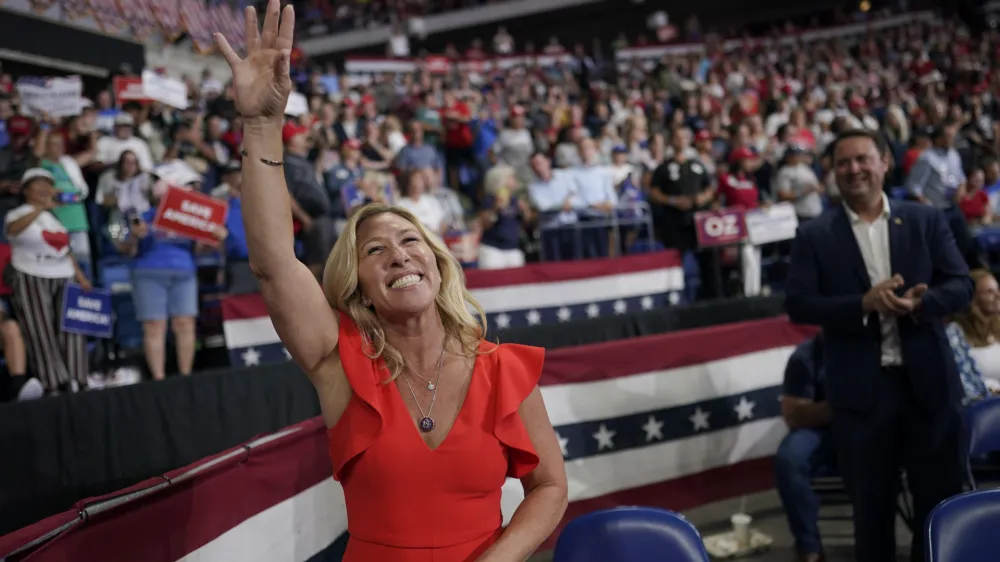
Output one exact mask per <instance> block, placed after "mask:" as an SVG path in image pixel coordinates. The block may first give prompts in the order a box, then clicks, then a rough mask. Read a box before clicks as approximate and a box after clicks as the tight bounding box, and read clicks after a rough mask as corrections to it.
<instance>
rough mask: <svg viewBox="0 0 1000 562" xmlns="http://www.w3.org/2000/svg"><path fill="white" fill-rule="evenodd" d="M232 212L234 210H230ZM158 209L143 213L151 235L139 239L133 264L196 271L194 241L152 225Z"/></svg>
mask: <svg viewBox="0 0 1000 562" xmlns="http://www.w3.org/2000/svg"><path fill="white" fill-rule="evenodd" d="M230 214H232V212H231V211H230ZM155 216H156V209H150V210H148V211H146V212H145V213H143V214H142V215H141V217H142V220H143V222H145V223H146V224H147V225H149V231H150V233H149V235H147V236H146V237H145V238H143V239H142V240H140V241H139V252H138V253H137V254H136V256H135V259H134V261H133V262H132V266H133V267H134V268H135V269H155V270H160V271H186V272H191V273H194V272H195V270H196V266H195V261H194V242H192V241H191V240H188V239H187V238H181V237H179V236H175V235H173V234H168V233H166V232H161V231H157V230H156V229H154V228H153V227H152V225H153V217H155Z"/></svg>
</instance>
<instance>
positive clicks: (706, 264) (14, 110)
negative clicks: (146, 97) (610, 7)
mask: <svg viewBox="0 0 1000 562" xmlns="http://www.w3.org/2000/svg"><path fill="white" fill-rule="evenodd" d="M995 41H996V37H995V35H994V34H990V33H987V34H973V33H971V32H970V31H969V30H968V29H967V28H966V27H964V26H963V25H962V24H960V23H959V22H955V21H936V22H933V23H929V22H921V21H915V22H913V23H910V24H908V25H904V26H899V27H894V28H888V29H884V30H882V31H880V32H879V33H878V34H877V35H875V34H867V35H862V36H844V37H835V38H834V39H829V40H823V41H815V42H810V43H806V44H801V45H800V44H791V45H787V46H784V47H774V46H768V47H765V44H764V43H759V44H757V46H755V47H753V48H748V49H744V50H740V51H738V52H723V51H722V50H719V49H721V47H712V45H711V44H709V46H708V47H709V49H708V51H707V52H704V53H700V54H685V55H679V56H668V57H665V58H663V59H662V60H657V61H644V65H643V63H640V62H639V61H637V62H636V63H635V64H634V65H633V66H629V67H627V68H626V67H623V68H620V69H619V72H618V73H617V74H616V75H615V76H613V77H612V78H611V79H606V78H605V77H603V76H602V77H601V78H600V79H598V78H597V77H596V76H595V75H594V73H593V72H592V70H593V58H592V57H591V54H590V53H586V52H585V51H583V50H580V51H579V52H578V53H577V54H575V55H574V56H573V57H571V58H570V59H568V62H566V63H560V64H555V65H553V66H546V67H538V66H533V65H525V66H518V67H512V68H507V69H502V70H499V69H498V70H496V71H491V72H489V73H484V74H478V75H477V74H475V73H459V72H457V70H456V69H455V68H451V69H447V70H445V71H444V72H440V73H439V72H432V71H425V70H418V71H416V72H414V73H408V74H387V73H386V74H377V75H372V76H369V77H366V78H367V79H365V80H359V79H358V77H356V76H349V75H346V74H344V73H338V72H337V70H336V69H335V68H333V67H327V68H317V67H316V65H313V64H311V63H310V62H309V61H308V60H306V59H305V58H304V57H301V56H293V69H292V70H293V72H292V75H293V80H294V82H295V86H296V90H298V92H299V93H301V94H302V95H303V96H304V98H305V100H306V102H307V103H306V107H307V109H306V110H305V111H296V112H295V113H296V114H295V115H289V116H287V117H286V124H285V127H284V129H283V134H282V141H283V144H284V148H285V152H286V158H285V163H284V169H285V174H286V179H287V183H288V188H289V193H290V194H291V196H292V201H293V205H292V213H293V216H294V218H295V224H296V232H297V238H298V240H299V242H300V244H299V246H298V251H299V254H300V257H301V259H302V260H303V261H304V262H305V263H306V264H307V265H308V266H309V267H310V268H311V269H312V270H313V272H314V273H315V274H316V275H317V276H319V275H320V273H321V272H322V268H323V265H324V263H325V261H326V256H327V255H328V253H329V251H330V248H331V247H332V245H333V243H334V241H335V240H336V238H337V235H338V232H339V230H340V229H342V228H343V225H344V224H345V223H346V220H347V219H348V218H349V217H350V216H351V213H352V212H353V211H355V210H356V209H357V208H358V207H359V206H360V205H362V204H364V203H367V202H386V203H393V204H397V205H400V206H402V207H404V208H407V209H409V210H411V211H412V212H413V213H414V214H415V215H416V216H418V217H419V218H420V220H421V221H422V223H423V224H424V225H425V226H426V227H427V228H428V229H429V230H430V231H432V232H434V233H436V234H438V235H440V236H441V237H443V238H444V239H445V240H446V241H447V242H448V243H449V246H451V247H452V249H453V251H455V252H456V253H460V254H461V255H462V260H463V261H464V262H468V263H471V264H477V265H478V267H480V268H503V267H517V266H520V265H522V264H524V263H525V262H526V261H532V260H534V259H538V256H539V255H541V256H544V258H545V259H546V260H553V259H573V258H580V257H597V256H614V255H620V254H622V253H627V252H629V251H643V250H646V249H649V244H648V243H647V242H646V239H647V237H648V235H649V234H654V238H655V241H654V243H653V246H654V247H658V246H664V247H668V248H675V249H678V250H681V251H682V252H691V253H695V254H696V255H697V257H698V261H699V263H700V265H701V269H702V272H703V273H704V272H706V271H707V270H706V268H709V269H714V268H720V267H721V268H726V269H729V268H735V270H739V267H738V266H735V265H734V264H733V263H730V261H729V260H728V258H727V256H725V255H723V256H722V257H723V258H724V260H723V263H718V261H719V260H718V259H717V258H718V254H716V253H714V252H697V250H698V248H697V240H696V236H695V234H694V227H693V216H694V213H695V212H697V211H700V210H706V209H713V208H719V207H733V206H739V207H743V208H747V209H750V208H754V207H758V206H760V205H768V204H770V203H771V202H775V201H788V202H791V203H792V204H794V205H795V209H796V213H797V214H798V216H799V221H800V222H804V221H807V220H809V219H812V218H814V217H816V216H818V215H819V214H820V213H822V212H823V209H824V208H825V207H826V206H827V205H829V203H830V201H836V198H837V193H836V188H835V185H834V183H833V181H832V168H831V166H830V163H829V160H828V159H827V158H825V152H824V151H825V149H826V147H827V144H828V143H829V142H830V140H831V139H832V138H833V137H834V135H836V134H837V133H838V132H839V131H843V130H845V129H847V128H852V127H866V128H870V129H873V130H878V131H880V132H881V133H882V134H884V135H885V137H886V138H887V140H888V141H889V142H890V144H891V147H892V153H893V155H894V158H895V160H896V161H897V162H898V163H899V165H897V166H896V167H895V169H894V172H893V174H891V177H892V179H891V181H890V182H889V183H890V185H891V186H906V185H908V183H907V178H917V177H919V178H920V179H919V181H918V180H914V182H911V183H914V185H915V186H917V187H916V189H914V190H913V196H915V197H920V198H923V199H924V200H926V201H927V202H928V203H930V204H935V205H939V206H942V207H944V206H947V207H951V206H952V204H951V203H949V201H953V200H954V198H955V197H960V198H961V204H960V205H959V206H958V208H959V209H961V210H962V211H963V212H964V213H965V216H969V217H970V221H971V222H973V223H974V224H976V225H983V224H986V223H988V222H989V217H988V216H987V215H986V214H985V213H986V211H985V210H984V211H983V212H982V213H979V214H977V213H978V211H977V208H975V205H974V202H975V201H977V200H979V198H980V197H981V196H980V195H977V193H978V191H977V190H983V191H984V192H989V190H990V187H991V186H990V183H991V182H992V183H995V182H996V181H997V179H996V176H995V174H994V172H995V166H994V161H993V160H991V158H992V156H993V155H995V154H996V153H997V150H996V148H997V147H996V142H997V138H998V136H997V135H996V134H995V133H996V132H995V130H994V126H993V120H992V119H993V112H994V111H995V107H996V103H997V102H996V100H995V99H994V97H993V91H995V86H996V83H995V80H994V74H993V73H991V72H989V63H990V62H991V60H992V56H993V48H994V45H995ZM13 82H14V81H12V80H7V81H6V84H7V87H6V88H7V92H6V93H5V95H4V97H3V99H2V100H0V120H3V121H4V123H5V127H4V133H3V134H2V135H0V145H2V148H0V180H2V182H3V183H2V185H3V195H2V196H0V207H2V208H0V212H3V213H4V214H6V216H7V221H8V226H7V230H6V231H5V235H6V236H7V238H8V241H9V242H10V244H11V248H12V253H13V260H12V261H13V264H14V265H13V270H16V271H20V273H22V274H27V275H34V276H36V277H40V278H52V277H46V275H52V274H50V273H46V274H41V273H39V272H34V273H32V272H31V271H29V270H30V268H29V267H27V266H22V267H21V268H20V269H19V268H18V264H23V263H25V262H24V259H23V256H24V255H26V254H23V252H38V251H39V249H38V247H36V246H37V245H38V244H39V243H44V242H45V240H43V239H40V238H38V237H39V236H42V234H41V233H44V232H49V231H50V230H47V228H48V227H49V226H52V227H53V228H62V229H64V230H65V232H66V236H67V240H68V242H67V244H66V247H65V249H60V248H56V247H51V246H49V247H51V248H52V251H53V252H54V253H55V254H58V255H59V256H60V257H61V258H65V259H66V260H72V263H75V264H78V267H73V268H72V271H71V269H70V267H64V269H61V270H60V272H59V274H58V275H57V276H56V278H59V279H62V280H64V281H65V280H75V281H76V282H78V283H81V284H88V283H92V282H93V278H92V277H91V276H90V272H93V271H95V266H96V265H97V261H98V258H102V257H105V256H107V255H109V254H115V255H117V256H119V257H123V258H124V259H128V260H131V261H130V263H131V265H132V266H133V269H134V272H133V288H132V290H133V296H134V299H135V303H136V314H137V317H138V319H139V320H140V321H141V322H142V323H143V334H144V350H145V352H146V358H147V361H148V367H149V371H150V373H151V375H152V376H153V378H155V379H160V378H163V377H164V376H165V375H166V373H165V367H164V365H165V359H164V356H165V348H166V346H165V343H164V342H165V336H166V332H167V330H168V329H169V330H170V331H171V332H172V333H173V341H174V346H175V348H176V350H177V354H178V358H177V359H178V361H177V364H178V370H179V372H180V373H181V374H188V373H190V371H191V366H192V365H193V357H194V349H195V335H196V334H195V317H196V316H197V314H198V297H197V291H198V284H197V276H196V269H197V267H196V263H197V259H196V257H197V254H198V253H200V252H206V251H212V250H211V248H207V247H203V245H199V244H194V243H192V242H190V241H185V240H179V239H173V238H170V239H164V238H162V237H158V236H151V235H149V234H150V233H149V232H148V231H149V229H148V224H149V222H150V221H151V218H152V215H153V213H154V212H155V209H156V206H157V203H158V200H159V198H160V197H162V195H163V193H164V189H165V187H166V186H167V185H168V184H173V185H181V186H187V187H190V188H193V189H199V190H201V191H205V192H208V193H211V194H213V195H215V196H217V197H221V198H226V199H227V200H228V201H229V205H230V209H231V212H230V213H229V222H228V224H227V225H226V229H225V231H220V232H219V233H218V234H219V237H220V238H221V239H223V240H224V243H223V245H222V249H223V253H224V254H225V258H226V265H225V270H226V274H227V278H228V280H227V285H228V287H229V290H230V291H233V292H252V291H255V290H256V280H255V278H254V276H253V274H252V273H251V271H250V268H249V265H248V261H247V251H246V241H245V235H244V228H243V225H242V223H241V216H240V213H239V208H240V201H239V197H240V173H239V170H240V160H241V143H242V135H243V130H242V129H243V126H242V123H241V119H240V116H239V115H238V114H237V112H236V110H235V105H234V101H233V91H232V86H231V85H230V84H227V83H223V82H222V81H220V80H218V79H217V78H215V77H213V76H212V75H211V74H210V73H208V72H206V73H205V74H204V75H203V76H201V77H200V78H199V79H197V80H195V79H191V78H188V79H187V83H188V86H189V97H190V101H191V103H190V105H189V107H188V108H186V109H183V110H177V109H172V108H169V107H167V106H164V105H163V104H159V103H141V102H136V101H126V102H121V103H118V102H117V100H115V99H114V95H113V94H112V92H111V91H110V90H106V91H100V92H97V93H96V95H95V96H94V99H93V104H91V105H89V106H87V107H84V108H83V109H82V111H81V113H80V114H79V115H75V116H71V117H68V118H62V119H54V118H51V117H49V116H47V115H34V116H32V117H28V116H26V115H21V114H20V113H25V112H23V111H21V109H22V108H20V107H19V103H18V102H19V100H18V98H17V91H16V88H14V87H13V85H12V84H13ZM949 146H953V147H954V150H950V151H949V150H946V149H947V148H948V147H949ZM934 147H937V148H938V149H940V150H926V149H927V148H934ZM942 150H943V151H944V152H943V153H946V154H947V156H946V157H943V158H944V160H943V161H944V162H946V163H948V165H949V166H951V167H950V168H948V170H947V171H944V170H943V168H941V167H940V166H939V165H938V163H937V161H936V160H934V159H935V158H937V155H938V154H939V153H942V152H941V151H942ZM943 153H942V154H943ZM165 164H167V165H166V166H165ZM910 167H912V168H913V171H912V173H910V170H909V169H910ZM166 168H169V171H164V170H165V169H166ZM978 170H982V172H979V171H978ZM43 172H44V173H43ZM927 174H931V175H933V176H934V178H936V179H935V180H933V181H932V180H928V179H926V178H925V177H924V176H926V175H927ZM966 177H969V178H970V179H971V181H969V182H968V183H966V182H965V181H964V178H966ZM959 180H962V181H959ZM34 184H44V185H45V187H46V189H49V187H50V186H49V184H51V187H52V188H54V192H55V193H58V194H59V195H58V197H56V199H53V201H52V202H50V203H49V204H47V206H46V208H45V209H42V211H43V212H41V213H40V214H39V215H31V216H32V217H37V216H41V217H42V219H41V221H46V222H45V224H43V223H42V222H37V223H34V222H32V223H31V224H33V225H34V226H35V227H34V228H32V229H29V230H26V231H25V232H28V233H29V234H28V235H25V234H21V233H19V232H18V233H17V234H15V230H16V229H11V222H12V221H15V222H16V220H17V219H19V218H20V217H19V213H24V212H25V209H26V207H24V205H25V204H28V205H30V203H25V201H26V194H27V193H29V192H32V190H33V189H34V187H33V186H34ZM980 186H981V187H980ZM958 187H962V188H963V189H962V190H961V191H954V193H951V192H949V191H948V190H949V189H951V188H958ZM39 189H41V188H39ZM50 191H51V190H50ZM40 193H42V194H41V195H39V197H40V198H45V197H48V195H46V194H45V193H46V192H41V191H40ZM942 197H943V198H942ZM949 197H951V199H949ZM39 200H41V199H39ZM90 203H92V204H94V205H96V206H98V207H99V208H100V209H102V213H99V214H98V215H97V216H98V220H99V221H100V223H101V224H90V221H92V220H93V219H94V216H95V215H94V214H91V213H88V212H87V204H90ZM989 207H990V206H989V205H986V208H989ZM9 213H14V214H9ZM21 220H25V219H23V218H21ZM609 222H621V225H618V226H617V227H616V228H614V229H612V228H610V227H609V226H608V223H609ZM48 223H51V225H50V224H48ZM650 224H651V225H652V229H651V230H652V232H650V228H649V226H650ZM43 227H44V228H43ZM97 228H100V231H99V232H97V233H95V229H97ZM30 232H37V233H38V234H36V235H35V236H34V237H32V236H31V235H30ZM581 233H582V234H583V235H582V236H581V235H580V234H581ZM141 235H146V236H141ZM138 238H141V239H142V240H141V243H136V239H138ZM748 249H749V251H744V252H742V254H741V255H742V259H741V260H739V261H740V262H742V265H743V267H742V277H743V279H742V281H743V283H742V287H741V288H740V289H732V288H731V287H729V286H728V285H724V286H719V285H718V284H717V283H714V282H713V281H712V279H714V278H716V277H717V276H714V275H707V274H706V275H703V276H702V287H701V296H702V297H703V298H713V297H716V296H720V295H724V294H726V293H727V292H730V291H732V290H735V292H737V293H741V294H746V295H748V296H752V295H754V294H756V293H757V292H759V290H760V281H759V276H760V273H759V267H758V268H757V270H755V269H754V263H755V258H756V261H757V262H759V250H755V249H753V248H752V247H751V248H748ZM755 251H756V255H755ZM66 263H67V264H69V263H70V262H69V261H67V262H66ZM758 265H759V263H758ZM736 276H737V277H739V276H740V272H739V271H737V273H736ZM18 279H19V277H17V276H13V275H12V276H10V281H11V284H10V285H9V286H10V288H11V289H13V291H14V293H15V294H14V298H13V299H12V300H11V303H10V304H13V305H14V311H15V312H17V311H18V310H19V309H18V308H17V307H18V306H19V305H18V304H17V303H18V302H24V298H23V294H22V295H21V298H18V296H19V295H18V294H17V293H18V290H19V287H21V286H22V285H23V284H20V285H19V282H18ZM22 291H27V289H22ZM48 294H49V295H50V296H49V297H47V298H46V299H41V300H40V301H39V306H42V307H43V308H45V311H46V313H47V314H49V315H51V314H58V310H57V309H58V306H59V303H58V299H57V298H55V295H56V293H54V292H53V293H48ZM13 316H14V317H16V318H17V319H18V321H19V323H20V328H21V329H20V331H21V332H22V333H23V334H24V336H23V339H24V341H26V342H27V348H28V350H29V353H28V355H30V356H32V357H35V356H53V357H59V358H61V359H59V360H56V359H52V361H51V363H52V364H51V365H50V366H49V367H48V368H46V369H43V370H42V371H39V367H42V366H44V363H41V362H38V364H37V365H36V364H35V361H33V371H32V372H34V373H35V374H37V375H38V376H39V378H40V380H41V381H42V382H43V383H44V386H45V388H46V391H48V392H59V391H60V390H62V391H65V390H67V389H69V388H71V387H81V386H85V385H86V383H87V376H86V375H87V372H86V371H87V365H86V361H85V359H84V360H82V361H81V360H78V359H76V358H75V357H78V354H77V352H76V351H74V350H71V349H70V348H71V347H73V346H71V345H68V344H63V343H62V342H60V341H58V340H59V337H60V336H59V334H57V333H55V332H52V330H48V331H49V332H50V333H46V329H47V328H45V327H44V326H42V325H34V324H33V323H32V322H31V321H30V320H29V319H28V318H26V316H25V315H24V313H23V311H22V312H21V313H19V314H14V315H13ZM46 318H48V317H46ZM41 324H44V322H41ZM43 328H45V329H43ZM9 332H10V333H13V332H14V330H13V329H12V330H9ZM3 333H4V334H6V333H7V332H3ZM5 339H6V338H5ZM10 339H14V338H13V337H11V338H10ZM4 349H5V350H11V349H17V346H16V345H7V344H6V343H5V345H4ZM57 349H58V350H60V353H56V354H50V353H48V350H57ZM74 349H75V348H74ZM15 355H16V354H15ZM23 363H24V361H23V360H13V361H11V360H8V368H9V369H12V370H14V371H22V370H23V371H26V369H27V367H26V366H25V367H24V368H23V369H22V368H21V367H20V365H21V364H23ZM70 365H72V368H71V367H70ZM15 374H19V373H15ZM15 378H16V377H15ZM74 381H75V383H74ZM71 383H72V384H71Z"/></svg>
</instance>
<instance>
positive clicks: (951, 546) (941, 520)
mask: <svg viewBox="0 0 1000 562" xmlns="http://www.w3.org/2000/svg"><path fill="white" fill-rule="evenodd" d="M997 529H1000V490H997V489H994V490H977V491H974V492H967V493H965V494H961V495H958V496H955V497H953V498H949V499H947V500H944V501H943V502H941V503H939V504H938V505H937V507H935V508H934V509H933V510H932V511H931V514H930V516H928V518H927V541H926V545H925V547H926V549H927V553H926V557H925V559H926V561H927V562H995V560H996V559H997V552H998V551H1000V533H998V532H997Z"/></svg>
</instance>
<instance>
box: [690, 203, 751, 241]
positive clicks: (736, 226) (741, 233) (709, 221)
mask: <svg viewBox="0 0 1000 562" xmlns="http://www.w3.org/2000/svg"><path fill="white" fill-rule="evenodd" d="M694 228H695V233H696V234H697V235H698V246H699V247H701V248H707V247H709V246H726V245H729V244H738V243H740V242H742V241H743V240H744V239H745V238H746V237H747V223H746V218H745V216H744V214H743V210H742V209H719V210H718V211H701V212H699V213H695V215H694Z"/></svg>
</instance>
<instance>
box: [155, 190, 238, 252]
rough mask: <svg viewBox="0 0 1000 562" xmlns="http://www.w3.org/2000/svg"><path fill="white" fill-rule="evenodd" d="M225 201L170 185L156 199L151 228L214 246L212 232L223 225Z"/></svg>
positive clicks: (217, 239)
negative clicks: (165, 191) (158, 203)
mask: <svg viewBox="0 0 1000 562" xmlns="http://www.w3.org/2000/svg"><path fill="white" fill-rule="evenodd" d="M228 212H229V204H228V203H227V202H226V201H222V200H220V199H215V198H214V197H209V196H208V195H205V194H203V193H198V192H197V191H191V190H188V189H182V188H179V187H174V186H170V189H168V190H167V193H166V195H164V196H163V199H161V200H160V206H159V207H157V209H156V216H155V217H154V218H153V228H155V229H157V230H162V231H165V232H170V233H172V234H176V235H178V236H182V237H184V238H189V239H191V240H194V241H195V242H201V243H202V244H207V245H209V246H218V245H219V238H218V237H217V236H216V235H215V233H216V232H217V231H218V230H219V228H221V227H223V226H225V224H226V214H228Z"/></svg>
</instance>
